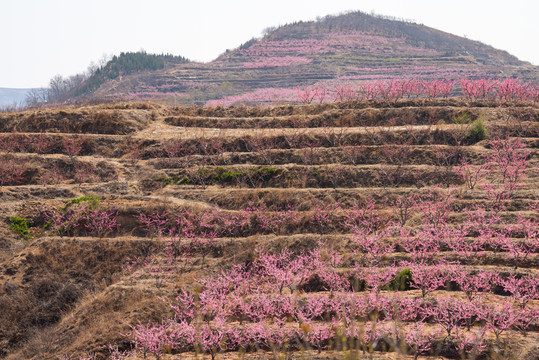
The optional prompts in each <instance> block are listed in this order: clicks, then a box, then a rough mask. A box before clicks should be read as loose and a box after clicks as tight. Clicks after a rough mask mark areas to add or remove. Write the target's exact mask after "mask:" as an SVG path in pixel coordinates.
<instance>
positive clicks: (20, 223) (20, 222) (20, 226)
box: [9, 216, 31, 240]
mask: <svg viewBox="0 0 539 360" xmlns="http://www.w3.org/2000/svg"><path fill="white" fill-rule="evenodd" d="M9 228H10V229H11V230H13V231H15V232H16V233H17V234H19V235H20V236H21V237H22V238H23V239H25V240H28V239H30V237H31V235H30V232H29V231H28V222H27V221H26V219H24V218H20V217H17V216H12V217H11V222H10V224H9Z"/></svg>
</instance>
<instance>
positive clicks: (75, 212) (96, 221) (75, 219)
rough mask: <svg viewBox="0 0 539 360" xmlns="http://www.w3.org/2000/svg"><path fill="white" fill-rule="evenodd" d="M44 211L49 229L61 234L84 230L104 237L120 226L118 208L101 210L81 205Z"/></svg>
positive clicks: (86, 232) (83, 231)
mask: <svg viewBox="0 0 539 360" xmlns="http://www.w3.org/2000/svg"><path fill="white" fill-rule="evenodd" d="M42 213H43V215H44V217H45V222H46V224H47V225H46V227H47V229H49V230H51V231H52V232H53V233H55V234H58V235H60V236H64V235H68V234H72V233H74V232H82V233H85V234H90V235H96V236H100V237H103V236H105V235H107V234H109V233H111V232H112V231H114V230H116V228H117V227H118V226H119V224H118V211H117V210H108V211H107V210H105V211H101V210H95V209H92V208H89V207H86V206H84V205H81V206H76V207H70V208H67V209H62V210H60V211H56V210H43V211H42Z"/></svg>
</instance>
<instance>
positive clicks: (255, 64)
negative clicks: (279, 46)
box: [243, 56, 313, 68]
mask: <svg viewBox="0 0 539 360" xmlns="http://www.w3.org/2000/svg"><path fill="white" fill-rule="evenodd" d="M312 61H313V60H312V59H309V58H307V57H301V56H278V57H276V56H274V57H262V58H255V59H253V61H250V62H245V63H243V66H244V67H245V68H267V67H283V66H293V65H300V64H309V63H310V62H312Z"/></svg>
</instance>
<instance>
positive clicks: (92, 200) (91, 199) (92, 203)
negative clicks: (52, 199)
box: [62, 195, 101, 210]
mask: <svg viewBox="0 0 539 360" xmlns="http://www.w3.org/2000/svg"><path fill="white" fill-rule="evenodd" d="M100 202H101V198H100V197H99V196H95V195H85V196H81V197H80V198H76V199H71V200H69V201H68V202H66V204H65V205H64V207H63V208H62V210H66V209H67V208H69V207H70V206H72V205H75V204H80V203H87V206H88V208H89V209H95V208H96V207H97V206H98V205H99V203H100Z"/></svg>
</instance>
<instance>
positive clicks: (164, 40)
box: [0, 0, 539, 88]
mask: <svg viewBox="0 0 539 360" xmlns="http://www.w3.org/2000/svg"><path fill="white" fill-rule="evenodd" d="M347 10H361V11H364V12H368V13H370V12H371V11H374V12H375V13H377V14H383V15H391V16H396V17H400V18H407V19H413V20H415V21H416V22H418V23H422V24H425V25H427V26H431V27H434V28H437V29H440V30H443V31H447V32H450V33H453V34H456V35H461V36H462V35H466V36H467V37H468V38H470V39H473V40H480V41H482V42H484V43H486V44H489V45H492V46H494V47H496V48H499V49H503V50H507V51H509V52H510V53H512V54H513V55H516V56H517V57H518V58H519V59H521V60H525V61H529V62H531V63H533V64H535V65H539V45H538V44H539V25H538V22H539V20H538V14H539V0H511V1H501V0H480V1H474V0H449V1H439V0H323V1H318V0H308V1H304V0H299V1H296V0H270V1H262V0H188V1H184V0H177V1H173V0H0V34H1V35H0V36H1V40H0V41H1V42H0V44H1V46H0V51H1V52H0V54H1V56H0V87H13V88H23V87H40V86H46V85H47V83H48V80H49V79H50V78H51V77H53V76H54V75H56V74H61V75H64V76H67V75H73V74H75V73H78V72H82V71H84V70H85V69H86V68H87V67H88V65H89V64H90V62H91V61H96V62H97V61H98V60H99V59H100V58H102V57H103V55H104V54H119V53H120V52H122V51H138V50H140V49H144V50H146V51H147V52H149V53H163V52H164V53H171V54H174V55H182V56H185V57H187V58H189V59H192V60H198V61H211V60H213V59H214V58H216V57H217V56H218V55H219V54H221V53H223V52H224V51H225V50H226V49H233V48H235V47H237V46H239V45H240V44H241V43H244V42H246V41H247V40H249V39H250V38H252V37H258V36H260V35H261V32H262V30H263V29H264V28H266V27H269V26H278V25H284V24H286V23H289V22H293V21H298V20H314V19H315V18H316V17H317V16H325V15H328V14H337V13H340V12H343V11H347Z"/></svg>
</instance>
